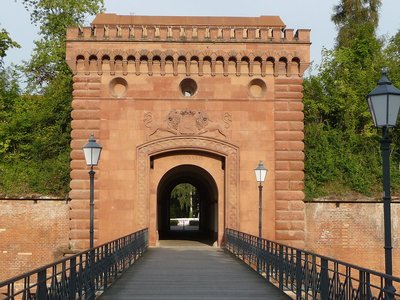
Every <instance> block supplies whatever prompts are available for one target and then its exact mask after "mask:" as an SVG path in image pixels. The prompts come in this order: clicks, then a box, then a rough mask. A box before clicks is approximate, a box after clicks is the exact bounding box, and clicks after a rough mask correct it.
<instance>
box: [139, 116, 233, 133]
mask: <svg viewBox="0 0 400 300" xmlns="http://www.w3.org/2000/svg"><path fill="white" fill-rule="evenodd" d="M143 122H144V125H145V127H146V128H147V139H148V140H154V139H159V138H163V137H167V136H171V135H173V136H208V137H213V138H216V139H221V140H229V139H230V131H229V128H230V127H231V124H232V115H231V114H230V113H227V112H225V113H224V114H223V116H222V117H221V118H220V119H219V120H215V119H214V118H211V117H210V116H209V114H208V113H207V112H206V111H201V110H199V111H197V110H191V109H185V110H176V109H172V110H171V111H169V112H168V114H167V115H166V116H155V115H154V113H152V112H146V113H145V114H144V118H143Z"/></svg>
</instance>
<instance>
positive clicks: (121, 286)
mask: <svg viewBox="0 0 400 300" xmlns="http://www.w3.org/2000/svg"><path fill="white" fill-rule="evenodd" d="M164 245H165V244H164ZM100 299H102V300H107V299H110V300H111V299H140V300H146V299H163V300H164V299H174V300H179V299H182V300H183V299H185V300H192V299H193V300H198V299H207V300H208V299H218V300H224V299H226V300H228V299H229V300H233V299H242V300H245V299H289V298H288V297H287V296H286V295H285V294H284V293H283V292H281V291H280V290H279V289H278V288H276V287H275V286H273V285H271V284H269V283H267V282H266V281H265V280H264V279H263V278H262V277H260V276H259V275H258V274H257V273H256V272H254V271H252V270H251V269H250V268H249V267H248V266H246V265H245V264H243V263H241V262H240V261H238V260H236V259H235V258H234V257H232V256H231V255H229V254H227V253H225V252H224V250H223V249H219V248H213V247H209V246H204V245H202V246H201V245H199V246H179V247H176V246H163V247H159V248H149V249H148V251H147V252H146V253H145V254H144V256H143V258H141V259H140V260H139V261H138V262H137V263H136V264H135V265H133V266H132V267H131V268H130V269H129V270H127V271H126V273H125V274H123V276H122V277H121V278H120V279H119V280H117V281H116V282H115V283H114V284H113V285H112V286H111V287H110V288H109V289H108V290H106V291H105V293H104V294H103V295H102V296H101V297H100Z"/></svg>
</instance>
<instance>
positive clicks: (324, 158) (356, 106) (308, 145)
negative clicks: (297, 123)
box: [304, 1, 400, 199]
mask: <svg viewBox="0 0 400 300" xmlns="http://www.w3.org/2000/svg"><path fill="white" fill-rule="evenodd" d="M346 5H348V6H346ZM379 6H380V1H341V6H340V7H339V6H338V7H336V15H334V16H333V17H332V19H333V20H334V21H335V23H336V24H337V25H338V27H339V28H338V29H339V34H338V44H337V47H336V48H335V49H334V50H330V51H328V50H325V51H324V52H323V61H322V63H321V66H320V67H319V72H318V74H317V75H315V76H310V77H309V78H306V79H305V81H304V104H305V109H304V113H305V157H306V160H305V181H306V197H307V198H308V199H312V198H315V197H319V196H327V195H330V194H335V195H342V196H345V195H348V194H354V193H357V194H359V193H361V194H364V195H369V196H372V195H373V196H377V195H378V194H379V191H381V182H382V165H381V157H380V149H379V136H380V132H377V130H376V128H375V127H374V126H373V123H372V118H371V114H370V112H369V109H368V105H367V103H366V100H365V97H366V95H367V94H368V93H369V92H370V91H371V90H372V89H373V88H374V87H375V86H376V84H377V81H378V79H379V78H380V76H381V68H382V67H383V66H388V67H389V69H390V74H389V75H391V74H393V78H394V80H393V81H394V83H395V84H396V82H398V80H399V76H400V73H399V71H400V70H399V68H400V64H399V60H400V59H399V57H400V56H399V49H400V37H399V36H400V34H399V33H398V34H397V35H396V36H395V37H393V38H392V39H391V40H390V42H389V44H388V46H387V47H386V48H385V49H384V51H383V50H382V48H383V42H382V41H380V40H379V39H377V38H376V36H375V28H376V25H377V17H378V15H377V8H378V7H379ZM357 9H360V11H359V12H358V13H356V12H357ZM339 10H340V13H338V12H339ZM351 12H353V13H351ZM353 18H354V20H353ZM358 18H360V20H359V21H357V19H358ZM346 32H347V33H351V34H349V35H347V34H345V33H346ZM395 73H396V74H397V75H395ZM393 140H394V143H393V144H392V145H393V147H392V162H393V163H392V186H393V189H394V191H397V192H398V191H400V185H399V183H400V174H399V168H398V166H399V162H400V155H399V153H400V151H399V146H398V145H399V142H400V136H399V133H398V131H394V132H393Z"/></svg>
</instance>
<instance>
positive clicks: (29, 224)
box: [0, 199, 69, 281]
mask: <svg viewBox="0 0 400 300" xmlns="http://www.w3.org/2000/svg"><path fill="white" fill-rule="evenodd" d="M68 235H69V207H68V204H67V203H66V202H65V201H60V200H46V201H43V200H1V199H0V281H3V280H5V279H8V278H11V277H13V276H16V275H18V274H21V273H24V272H27V271H29V270H32V269H34V268H37V267H40V266H42V265H45V264H47V263H50V262H52V261H54V260H57V259H60V258H61V257H62V255H63V253H64V251H65V250H66V249H67V248H68V244H69V237H68Z"/></svg>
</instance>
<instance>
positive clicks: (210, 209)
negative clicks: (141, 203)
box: [157, 164, 218, 244]
mask: <svg viewBox="0 0 400 300" xmlns="http://www.w3.org/2000/svg"><path fill="white" fill-rule="evenodd" d="M179 184H190V185H192V186H193V187H194V188H195V191H196V198H197V199H196V201H195V202H196V203H198V209H196V210H198V214H196V217H198V227H197V226H191V227H187V229H188V230H185V228H184V227H177V226H174V225H175V223H171V201H174V199H173V197H171V192H172V191H173V189H174V188H175V187H176V186H178V185H179ZM157 216H158V218H157V229H158V236H159V239H160V240H165V239H184V240H185V239H186V240H200V241H203V242H207V243H211V244H212V243H214V242H215V241H216V240H217V238H218V189H217V184H216V182H215V180H214V178H213V177H212V176H211V174H210V173H209V172H207V171H206V170H205V169H203V168H201V167H198V166H195V165H190V164H185V165H180V166H177V167H174V168H172V169H170V170H169V171H168V172H166V173H165V175H164V176H163V177H162V178H161V180H160V182H159V185H158V188H157ZM171 225H172V226H171ZM186 225H188V223H186Z"/></svg>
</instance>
